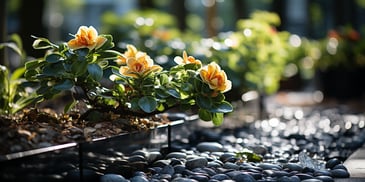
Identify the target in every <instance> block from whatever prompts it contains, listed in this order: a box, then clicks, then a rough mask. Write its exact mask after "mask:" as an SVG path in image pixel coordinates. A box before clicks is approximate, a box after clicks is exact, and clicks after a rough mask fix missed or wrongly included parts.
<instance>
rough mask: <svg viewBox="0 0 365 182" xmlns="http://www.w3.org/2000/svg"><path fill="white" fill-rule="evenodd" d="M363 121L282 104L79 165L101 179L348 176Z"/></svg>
mask: <svg viewBox="0 0 365 182" xmlns="http://www.w3.org/2000/svg"><path fill="white" fill-rule="evenodd" d="M364 121H365V117H364V116H363V115H362V114H357V113H350V112H349V111H348V110H346V109H344V108H314V109H311V110H310V111H308V110H307V111H305V110H303V109H298V108H282V109H280V110H277V112H276V113H275V115H273V116H271V117H270V119H266V120H260V121H256V122H253V123H251V124H248V125H244V126H242V127H239V128H235V129H227V128H225V129H220V128H210V129H202V128H198V129H196V130H192V132H191V133H190V134H189V136H188V138H181V139H178V140H175V141H173V142H172V144H171V148H170V150H169V151H168V150H167V148H162V149H161V150H145V149H141V150H136V151H135V152H133V153H132V154H131V155H128V156H124V155H119V156H118V157H116V155H115V157H114V158H113V162H105V163H104V164H106V165H105V168H104V170H103V171H102V172H101V174H102V175H100V174H98V173H95V170H85V171H84V177H85V179H86V180H91V179H94V180H95V179H99V181H101V182H107V181H108V182H109V181H120V182H122V181H131V182H144V181H156V182H157V181H178V182H185V181H186V182H188V181H203V182H204V181H207V182H215V181H226V182H228V181H291V182H295V181H306V182H315V181H324V182H327V181H328V182H330V181H334V179H336V178H349V177H350V174H349V172H348V171H347V169H346V167H345V166H344V165H343V162H344V160H345V159H346V158H348V157H349V155H350V154H351V153H353V152H354V151H355V150H356V149H358V148H359V147H361V146H362V145H363V144H364V141H365V132H364V125H365V123H364ZM99 160H100V159H99ZM108 160H110V156H109V159H108ZM99 162H100V161H99ZM95 176H98V178H95ZM99 177H100V178H99Z"/></svg>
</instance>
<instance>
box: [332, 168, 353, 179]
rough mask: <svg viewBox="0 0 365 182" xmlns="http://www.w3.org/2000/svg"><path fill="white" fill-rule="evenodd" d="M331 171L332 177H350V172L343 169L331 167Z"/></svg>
mask: <svg viewBox="0 0 365 182" xmlns="http://www.w3.org/2000/svg"><path fill="white" fill-rule="evenodd" d="M330 172H331V173H332V177H334V178H348V177H350V173H349V172H348V171H347V170H344V169H333V170H331V171H330Z"/></svg>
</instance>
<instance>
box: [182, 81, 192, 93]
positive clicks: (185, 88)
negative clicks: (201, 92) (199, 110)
mask: <svg viewBox="0 0 365 182" xmlns="http://www.w3.org/2000/svg"><path fill="white" fill-rule="evenodd" d="M181 89H182V90H183V91H184V92H186V93H191V92H192V91H193V89H194V88H193V85H192V84H191V83H183V84H181Z"/></svg>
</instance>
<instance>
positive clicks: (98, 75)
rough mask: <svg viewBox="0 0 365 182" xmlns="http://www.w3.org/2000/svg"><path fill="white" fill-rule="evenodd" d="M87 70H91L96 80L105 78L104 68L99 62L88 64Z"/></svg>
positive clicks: (91, 74) (90, 72)
mask: <svg viewBox="0 0 365 182" xmlns="http://www.w3.org/2000/svg"><path fill="white" fill-rule="evenodd" d="M87 71H88V72H89V74H90V76H91V77H92V78H93V79H94V80H96V81H99V80H101V79H102V78H103V70H102V69H101V67H100V66H99V65H98V64H89V65H87Z"/></svg>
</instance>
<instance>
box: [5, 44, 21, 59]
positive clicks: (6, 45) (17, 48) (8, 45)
mask: <svg viewBox="0 0 365 182" xmlns="http://www.w3.org/2000/svg"><path fill="white" fill-rule="evenodd" d="M4 47H9V48H11V49H12V50H13V51H15V52H16V53H17V54H18V55H20V56H21V55H22V50H21V49H20V48H19V47H18V46H17V45H16V44H15V43H14V42H6V43H0V49H2V48H4Z"/></svg>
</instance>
